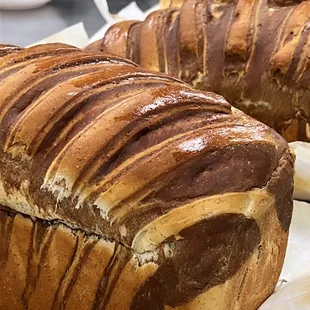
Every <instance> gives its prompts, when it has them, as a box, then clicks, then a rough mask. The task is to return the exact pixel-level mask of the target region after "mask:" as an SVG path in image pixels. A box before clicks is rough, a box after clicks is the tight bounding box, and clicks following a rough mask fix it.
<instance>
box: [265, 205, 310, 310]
mask: <svg viewBox="0 0 310 310" xmlns="http://www.w3.org/2000/svg"><path fill="white" fill-rule="evenodd" d="M278 309H279V310H289V309H290V310H291V309H292V310H293V309H294V310H295V309H300V310H305V309H310V204H308V203H305V202H299V201H294V213H293V219H292V224H291V228H290V235H289V242H288V248H287V252H286V257H285V262H284V266H283V270H282V273H281V276H280V280H279V284H278V286H277V289H276V293H274V294H273V295H272V296H271V297H270V298H269V299H268V300H267V301H266V302H265V303H264V304H263V305H262V306H261V307H260V310H278Z"/></svg>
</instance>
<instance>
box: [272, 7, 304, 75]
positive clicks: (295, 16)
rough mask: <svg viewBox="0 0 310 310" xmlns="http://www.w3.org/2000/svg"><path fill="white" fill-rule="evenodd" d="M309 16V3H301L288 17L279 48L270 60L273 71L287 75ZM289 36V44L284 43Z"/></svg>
mask: <svg viewBox="0 0 310 310" xmlns="http://www.w3.org/2000/svg"><path fill="white" fill-rule="evenodd" d="M309 16H310V3H309V2H306V1H305V2H302V3H300V4H299V5H298V6H296V8H295V9H294V11H293V12H292V13H291V14H290V15H289V19H288V23H287V25H286V27H285V29H284V35H283V36H282V42H281V48H280V49H279V50H278V52H277V53H276V54H275V55H273V56H272V57H271V59H270V64H271V67H272V68H273V69H280V71H281V73H283V74H285V73H287V71H288V69H289V67H290V65H291V63H292V61H293V56H294V52H295V49H296V47H297V44H298V42H299V40H300V37H301V35H302V31H303V29H304V27H305V24H306V22H307V21H309ZM289 35H291V36H292V38H291V40H290V41H289V42H287V43H286V42H285V40H286V39H287V37H288V36H289Z"/></svg>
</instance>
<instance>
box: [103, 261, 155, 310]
mask: <svg viewBox="0 0 310 310" xmlns="http://www.w3.org/2000/svg"><path fill="white" fill-rule="evenodd" d="M157 269H158V265H157V264H155V263H146V264H143V265H142V266H139V265H138V261H137V259H136V256H133V257H132V258H131V259H130V261H129V262H128V263H127V264H126V266H125V267H124V269H123V270H122V271H121V274H120V276H119V278H118V280H117V282H116V284H115V286H114V288H113V292H112V295H111V296H110V299H109V301H108V304H107V306H106V308H105V310H116V309H129V308H130V305H131V303H132V301H133V299H134V297H135V296H136V294H137V292H138V290H139V289H140V288H141V286H142V285H143V284H144V283H145V281H146V280H147V279H148V278H150V277H152V276H153V275H154V273H155V272H156V270H157ZM133 275H134V277H133Z"/></svg>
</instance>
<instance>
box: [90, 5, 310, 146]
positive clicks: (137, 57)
mask: <svg viewBox="0 0 310 310" xmlns="http://www.w3.org/2000/svg"><path fill="white" fill-rule="evenodd" d="M180 2H184V4H183V6H182V7H181V8H179V9H178V8H170V9H166V10H160V11H157V12H154V13H152V14H151V15H149V16H148V17H147V18H146V20H145V21H143V22H138V21H126V22H122V23H119V24H116V25H114V26H112V27H111V28H110V29H109V30H108V32H107V33H106V35H105V37H104V39H103V40H100V41H98V42H95V43H94V44H92V45H91V46H89V49H96V50H105V51H108V52H109V51H110V52H113V53H116V54H118V55H120V56H124V57H127V58H129V59H132V60H133V61H134V62H136V63H138V64H140V65H141V66H142V67H145V68H148V69H150V70H154V71H160V72H166V73H168V74H169V75H171V76H175V77H178V78H180V79H182V80H184V81H186V82H188V83H191V84H192V85H193V86H194V87H196V88H199V89H203V90H210V91H214V92H216V93H219V94H221V95H223V96H224V97H225V98H226V99H227V100H228V101H229V102H230V103H231V104H233V105H234V106H236V107H237V108H239V109H241V110H243V111H244V112H246V113H247V114H249V115H251V116H253V117H254V118H256V119H258V120H260V121H262V122H264V123H265V124H267V125H269V126H270V127H272V128H274V129H276V130H277V131H278V132H279V133H280V134H282V135H283V136H284V137H285V138H286V139H287V140H288V141H295V140H303V141H310V104H309V101H310V90H309V76H310V70H309V68H310V61H309V53H310V27H309V22H310V2H309V1H291V0H289V1H282V0H274V1H270V0H250V1H248V0H238V1H236V0H225V1H218V0H208V1H207V0H187V1H179V2H178V4H176V5H179V3H180ZM164 5H170V3H169V4H168V3H164ZM172 5H173V4H172Z"/></svg>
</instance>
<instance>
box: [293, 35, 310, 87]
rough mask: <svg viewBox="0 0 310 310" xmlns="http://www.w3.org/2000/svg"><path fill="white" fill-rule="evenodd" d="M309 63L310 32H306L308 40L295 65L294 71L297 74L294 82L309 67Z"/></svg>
mask: <svg viewBox="0 0 310 310" xmlns="http://www.w3.org/2000/svg"><path fill="white" fill-rule="evenodd" d="M309 64H310V34H308V40H307V43H306V44H305V45H304V47H303V49H302V52H301V56H300V60H299V63H298V66H297V70H296V73H297V74H298V75H297V77H296V83H298V82H299V80H300V79H301V78H302V77H303V75H304V73H305V72H306V70H308V69H309Z"/></svg>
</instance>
